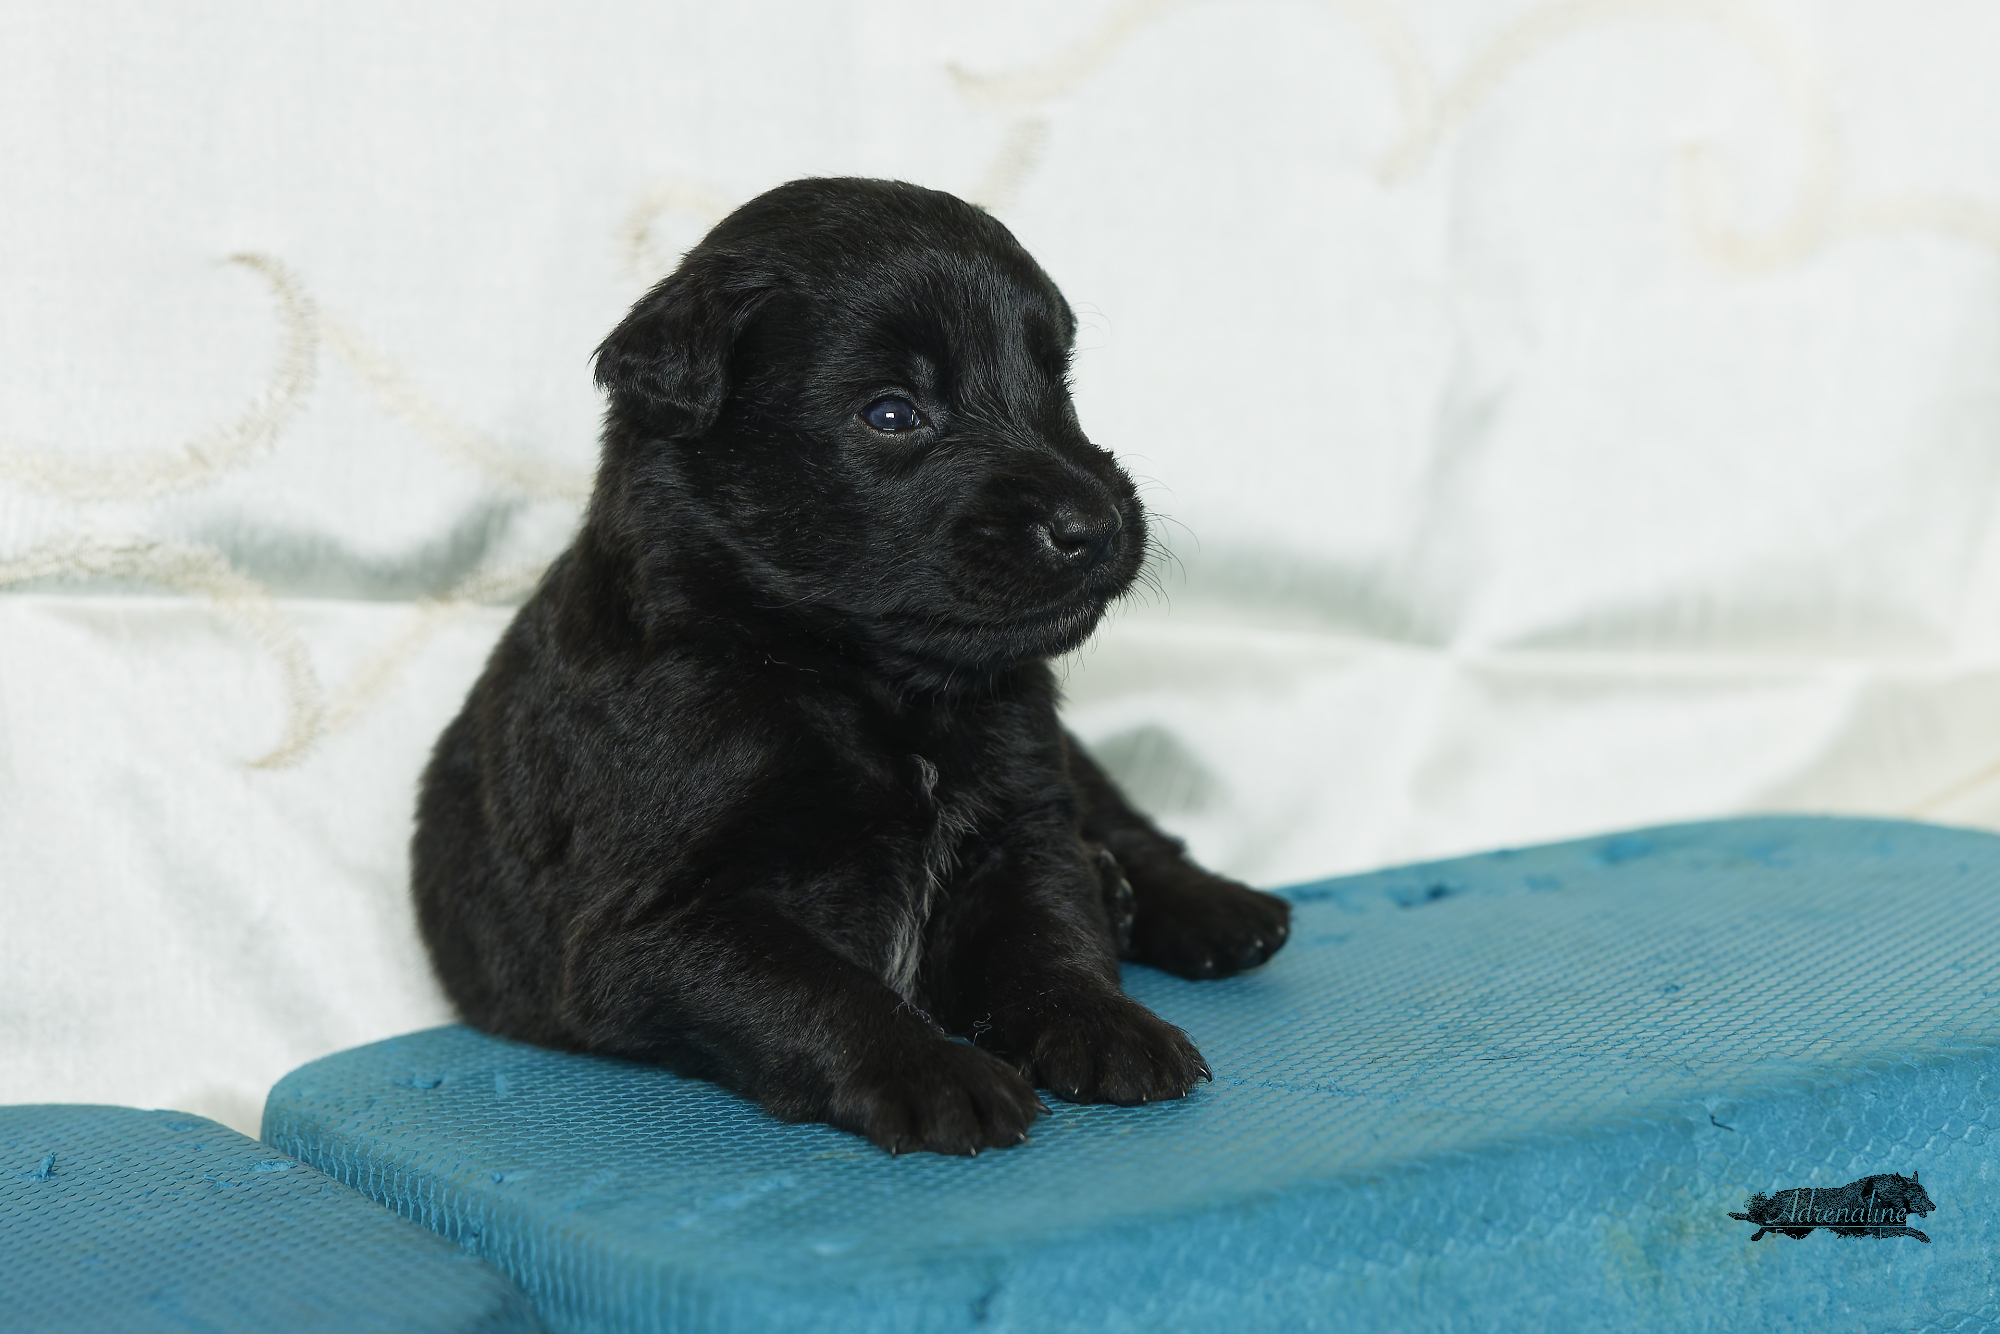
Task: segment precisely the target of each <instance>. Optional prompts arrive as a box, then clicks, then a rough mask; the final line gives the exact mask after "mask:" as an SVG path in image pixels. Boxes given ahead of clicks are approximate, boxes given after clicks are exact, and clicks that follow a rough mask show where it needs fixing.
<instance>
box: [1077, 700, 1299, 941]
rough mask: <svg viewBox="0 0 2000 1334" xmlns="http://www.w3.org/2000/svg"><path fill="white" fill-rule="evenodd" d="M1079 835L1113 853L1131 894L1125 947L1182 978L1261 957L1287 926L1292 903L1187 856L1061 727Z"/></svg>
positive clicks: (1286, 933)
mask: <svg viewBox="0 0 2000 1334" xmlns="http://www.w3.org/2000/svg"><path fill="white" fill-rule="evenodd" d="M1063 740H1064V743H1065V750H1066V752H1067V758H1068V762H1069V774H1070V780H1071V782H1073V783H1074V784H1075V786H1076V792H1077V798H1078V802H1079V805H1080V807H1081V810H1082V829H1083V836H1084V838H1085V839H1087V840H1089V841H1090V842H1091V843H1094V844H1096V845H1099V846H1101V847H1103V848H1104V849H1105V850H1106V851H1108V852H1109V853H1111V855H1112V856H1113V857H1115V858H1116V859H1117V862H1118V865H1119V867H1120V868H1121V869H1122V871H1123V872H1124V876H1125V878H1126V879H1127V880H1129V881H1130V882H1131V886H1132V896H1133V916H1132V936H1131V946H1130V952H1129V953H1127V954H1124V955H1122V956H1121V957H1125V958H1130V959H1136V960H1138V961H1139V962H1140V963H1147V964H1151V965H1152V966H1153V967H1155V968H1160V969H1164V970H1165V971H1167V972H1169V973H1173V974H1176V975H1177V976H1180V977H1187V978H1210V977H1228V976H1230V975H1231V974H1233V973H1240V972H1242V971H1244V970H1245V969H1248V968H1255V967H1257V966H1258V965H1259V964H1262V963H1264V962H1265V961H1266V960H1268V959H1269V958H1270V957H1271V956H1272V955H1273V954H1276V953H1277V952H1278V950H1279V949H1280V948H1282V947H1283V945H1284V943H1285V940H1286V938H1287V937H1288V936H1289V935H1290V934H1291V914H1292V909H1291V905H1290V904H1288V903H1286V902H1285V901H1284V900H1283V899H1281V898H1278V897H1277V896H1276V895H1274V894H1264V893H1260V892H1258V891H1257V890H1254V889H1251V888H1250V887H1249V886H1247V885H1241V884H1238V883H1237V882H1236V881H1234V880H1230V879H1227V878H1225V877H1223V876H1219V875H1215V874H1213V873H1212V872H1210V871H1207V870H1204V869H1203V868H1202V867H1200V866H1197V865H1196V864H1195V863H1194V862H1193V861H1191V860H1190V859H1189V858H1188V855H1187V849H1186V847H1185V846H1184V845H1183V844H1182V843H1181V841H1180V840H1179V839H1177V838H1173V837H1171V836H1170V835H1168V834H1166V833H1164V832H1162V831H1161V829H1160V828H1159V827H1158V826H1157V825H1155V824H1154V823H1153V822H1152V821H1151V820H1149V819H1147V818H1146V817H1145V816H1144V815H1143V814H1141V813H1140V812H1139V811H1137V810H1135V809H1134V808H1133V807H1132V804H1131V803H1130V802H1129V801H1127V800H1126V799H1125V794H1124V793H1122V792H1120V791H1119V790H1118V785H1117V784H1116V783H1114V782H1112V781H1111V776H1110V775H1109V774H1107V773H1105V772H1104V770H1103V769H1102V768H1100V767H1099V766H1098V764H1097V762H1096V761H1095V760H1093V759H1091V758H1090V755H1089V754H1088V752H1086V751H1085V750H1084V749H1083V747H1082V745H1081V744H1079V743H1078V741H1077V740H1076V738H1075V737H1073V736H1070V735H1069V734H1068V733H1067V732H1065V733H1064V734H1063Z"/></svg>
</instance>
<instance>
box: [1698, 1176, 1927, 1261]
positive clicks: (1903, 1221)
mask: <svg viewBox="0 0 2000 1334" xmlns="http://www.w3.org/2000/svg"><path fill="white" fill-rule="evenodd" d="M1743 1208H1744V1210H1745V1212H1743V1213H1740V1214H1736V1213H1732V1214H1731V1215H1729V1216H1730V1217H1731V1218H1740V1219H1742V1220H1743V1221H1744V1222H1746V1223H1755V1224H1756V1225H1757V1231H1756V1233H1755V1235H1753V1236H1752V1237H1751V1238H1750V1240H1752V1241H1762V1240H1764V1234H1765V1233H1766V1232H1782V1233H1784V1234H1785V1235H1786V1236H1788V1237H1790V1238H1791V1239H1792V1240H1793V1241H1797V1240H1799V1239H1800V1238H1801V1237H1804V1236H1806V1235H1807V1234H1808V1233H1810V1232H1811V1231H1812V1230H1813V1229H1814V1228H1821V1227H1823V1228H1826V1229H1827V1230H1828V1231H1830V1232H1832V1233H1834V1234H1835V1235H1837V1236H1842V1237H1915V1238H1916V1239H1917V1240H1918V1241H1921V1242H1923V1243H1925V1244H1926V1245H1928V1244H1929V1243H1930V1238H1929V1237H1926V1236H1925V1235H1924V1234H1923V1233H1921V1232H1919V1231H1917V1230H1916V1229H1915V1228H1913V1227H1911V1226H1910V1225H1909V1223H1910V1215H1911V1214H1916V1215H1918V1216H1920V1217H1921V1216H1922V1215H1925V1214H1928V1213H1930V1211H1931V1210H1933V1209H1935V1208H1937V1205H1935V1204H1933V1203H1932V1202H1931V1197H1930V1194H1929V1192H1927V1191H1926V1190H1925V1189H1924V1188H1923V1184H1922V1183H1921V1182H1919V1181H1918V1180H1917V1174H1916V1173H1915V1172H1912V1173H1910V1174H1909V1175H1908V1176H1898V1175H1896V1174H1895V1173H1893V1172H1884V1173H1882V1174H1881V1175H1879V1176H1872V1177H1862V1178H1861V1179H1860V1180H1859V1181H1851V1182H1849V1183H1848V1184H1847V1185H1845V1186H1838V1187H1835V1188H1833V1189H1831V1190H1827V1189H1822V1188H1820V1187H1817V1186H1800V1187H1798V1188H1796V1189H1794V1190H1781V1191H1779V1192H1778V1193H1777V1194H1775V1195H1766V1194H1764V1192H1762V1191H1758V1192H1757V1193H1756V1194H1755V1195H1752V1196H1751V1197H1750V1199H1749V1202H1748V1203H1746V1204H1745V1205H1744V1206H1743Z"/></svg>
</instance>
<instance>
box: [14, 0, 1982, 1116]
mask: <svg viewBox="0 0 2000 1334" xmlns="http://www.w3.org/2000/svg"><path fill="white" fill-rule="evenodd" d="M1995 68H2000V25H1995V24H1993V23H1992V22H1991V15H1990V11H1989V7H1988V6H1986V5H1985V4H1983V3H1981V0H1936V2H1935V3H1931V4H1927V5H1924V6H1922V7H1920V8H1913V7H1910V6H1907V5H1895V4H1890V3H1888V0H1874V2H1872V3H1861V4H1852V5H1843V6H1826V5H1821V4H1815V3H1811V2H1810V0H1544V2H1540V3H1538V2H1537V0H1476V2H1473V3H1467V2H1466V0H1407V2H1405V3H1396V2H1394V0H1325V2H1324V3H1317V4H1314V3H1305V0H1264V2H1259V3H1241V4H1225V3H1221V2H1220V0H1209V2H1207V3H1202V2H1198V0H1184V2H1182V3H1172V2H1170V0H1131V2H1129V3H1116V2H1115V0H1092V2H1091V3H1083V4H1078V3H1073V2H1072V3H1066V4H1062V5H1057V4H1054V3H1038V4H1024V5H1009V6H998V7H995V6H988V7H966V6H945V5H935V6H933V5H925V4H918V3H914V2H912V0H901V2H898V0H842V2H840V3H822V4H806V3H796V4H778V3H764V4H731V5H705V4H696V3H690V2H688V0H655V2H653V3H647V4H636V3H627V2H623V0H605V2H604V3H598V4H584V5H575V6H567V7H560V8H550V7H546V6H534V5H528V4H522V3H489V4H481V5H470V4H440V5H429V6H408V5H392V4H387V3H374V4H368V3H362V4H353V5H344V6H326V7H319V8H315V9H308V10H300V9H293V8H279V9H273V8H271V7H269V6H258V5H254V4H250V3H247V2H246V0H212V2H210V3H192V2H191V0H174V2H173V3H164V4H148V5H140V4H122V5H121V4H82V5H79V4H74V3H70V4H62V5H56V4H53V3H47V2H46V0H23V2H20V3H15V4H12V5H9V6H6V7H5V8H4V9H0V161H4V162H5V163H6V164H7V184H6V186H5V187H4V188H5V192H6V207H4V208H0V294H4V304H0V311H4V314H0V367H4V370H0V938H4V939H5V941H6V942H7V962H6V965H5V966H4V967H3V968H0V1015H4V1017H5V1018H4V1024H0V1101H30V1100H95V1101H111V1102H125V1103H136V1104H141V1105H173V1106H178V1107H183V1108H186V1109H189V1110H193V1111H198V1112H204V1113H207V1114H210V1115H215V1116H218V1117H220V1118H221V1119H222V1120H224V1121H226V1122H228V1123H230V1124H232V1125H236V1126H239V1127H243V1128H254V1125H255V1119H256V1112H257V1108H258V1106H259V1105H260V1104H261V1100H262V1096H263V1091H264V1089H265V1088H267V1087H268V1086H269V1084H270V1083H271V1082H272V1081H273V1080H274V1079H275V1078H276V1077H277V1076H278V1075H280V1074H282V1073H283V1072H284V1071H286V1070H287V1069H289V1068H291V1067H293V1066H295V1065H297V1064H298V1063H300V1062H302V1061H305V1060H308V1059H311V1058H312V1057H315V1056H317V1055H320V1054H323V1053H325V1052H327V1051H331V1050H334V1049H336V1048H338V1047H341V1046H346V1045H351V1044H353V1043H356V1042H361V1041H365V1040H367V1039H370V1038H373V1037H377V1036H382V1035H385V1034H389V1033H393V1032H398V1031H403V1030H406V1029H410V1028H414V1027H418V1026H420V1025H423V1024H426V1023H430V1022H434V1021H438V1020H441V1019H443V1018H444V1017H445V1016H446V1013H447V1011H446V1008H445V1006H444V1005H443V1002H442V1000H441V999H440V997H439V996H438V994H437V992H436V989H435V987H434V985H433V983H432V982H431V981H430V979H429V977H428V975H427V973H426V971H425V965H424V962H423V957H422V952H421V949H420V948H419V947H418V945H417V943H416V941H415V938H414V935H413V933H412V929H411V924H410V916H409V911H408V908H407V906H406V904H405V901H404V884H403V880H404V876H405V863H404V844H405V842H406V840H407V838H408V834H409V818H410V817H409V810H410V802H411V793H412V790H413V785H414V782H415V777H416V774H417V771H418V769H419V768H420V766H421V764H422V761H423V757H424V755H425V752H426V749H427V747H428V745H429V743H430V740H431V738H432V737H434V736H435V734H436V732H437V730H438V729H439V728H440V727H441V726H442V725H443V724H444V722H445V721H446V720H447V719H448V718H449V717H450V716H451V714H452V713H453V711H454V710H455V709H456V707H457V705H458V702H459V700H460V699H461V698H462V696H463V693H464V691H465V688H466V687H467V685H468V684H469V682H470V680H471V678H472V677H473V675H474V674H475V673H476V672H477V670H478V667H479V664H480V662H481V661H482V659H483V656H484V653H485V651H486V649H487V648H488V646H489V645H490V644H491V642H492V640H493V638H494V636H495V635H496V634H497V633H498V631H499V628H500V627H501V626H502V625H503V624H504V623H505V620H506V617H507V615H508V603H509V602H510V601H511V600H513V599H518V598H519V597H520V596H521V595H522V593H523V591H524V589H525V588H526V587H528V586H529V585H530V584H531V583H532V580H533V578H534V576H535V574H536V572H537V571H538V570H539V568H540V567H541V565H542V564H544V563H545V562H546V561H547V560H548V559H549V558H550V557H551V556H552V555H553V554H554V553H555V552H557V551H558V550H560V549H561V547H562V545H563V544H564V542H565V541H566V540H567V537H568V534H569V532H570V531H571V529H572V528H573V525H574V523H575V521H576V518H577V515H578V513H579V508H580V502H581V497H582V495H583V494H584V493H585V491H586V489H587V486H588V482H589V474H590V468H591V464H592V458H593V445H594V435H595V429H596V423H597V418H598V415H599V412H600V411H601V405H600V402H599V400H598V398H597V396H596V394H595V393H594V391H593V390H592V388H591V385H590V379H589V366H588V356H589V352H590V349H591V348H592V347H593V346H594V345H595V344H596V342H597V340H598V339H599V338H600V337H602V335H603V334H604V332H605V331H606V330H608V329H609V328H610V326H611V325H612V324H613V323H614V322H615V320H616V319H617V317H618V316H619V314H620V313H621V311H622V310H623V309H624V307H625V306H626V305H627V304H629V302H630V301H631V300H632V299H633V298H634V297H635V296H636V295H637V294H638V293H639V292H640V291H642V290H643V289H644V287H645V286H646V285H647V284H648V283H649V282H651V281H652V280H654V279H655V278H657V277H658V276H659V275H660V274H661V273H663V272H664V271H665V270H666V269H667V268H669V267H670V266H671V264H672V263H673V260H674V257H675V256H676V255H677V254H678V252H679V251H680V250H682V249H684V248H685V247H686V246H687V245H689V244H691V243H692V241H693V240H694V239H695V238H696V237H698V236H699V235H700V233H701V232H702V230H703V229H704V228H705V227H706V226H707V225H708V224H709V222H711V221H712V220H713V219H714V218H715V217H717V216H719V215H720V214H721V212H723V211H725V210H726V209H728V208H729V207H731V206H733V205H734V204H735V203H737V202H740V201H741V200H743V199H745V198H748V197H749V196H751V195H753V194H755V193H757V192H758V191H760V190H762V189H764V188H767V187H768V186H770V185H773V184H776V183H778V182H780V181H783V180H786V179H790V178H792V177H796V176H800V175H807V174H866V175H885V176H898V177H903V178H907V179H912V180H917V181H920V182H923V183H925V184H929V185H933V186H937V187H940V188H944V189H949V190H953V191H956V192H959V193H962V194H965V195H967V196H969V197H972V198H975V199H978V200H980V201H981V202H984V203H986V204H987V205H988V206H989V207H991V208H992V209H993V210H994V211H995V213H996V214H997V215H998V216H1000V217H1001V218H1002V219H1003V220H1004V221H1006V222H1007V223H1008V225H1009V226H1011V227H1013V228H1014V229H1015V231H1016V232H1017V234H1018V235H1019V236H1020V237H1021V239H1022V240H1023V241H1024V242H1025V243H1026V244H1027V245H1028V247H1029V248H1030V249H1031V250H1032V251H1033V252H1034V253H1035V254H1036V255H1037V256H1038V257H1039V258H1040V259H1041V260H1042V261H1043V263H1044V265H1045V266H1046V267H1047V268H1048V270H1049V272H1050V273H1051V274H1052V275H1053V276H1054V278H1055V279H1056V280H1057V282H1058V283H1060V284H1061V285H1062V287H1063V289H1064V290H1065V292H1066V293H1067V294H1068V295H1069V297H1070V299H1071V300H1072V302H1073V303H1074V304H1075V305H1076V306H1077V308H1078V310H1079V312H1080V314H1081V316H1082V319H1083V324H1084V331H1083V336H1082V339H1081V349H1082V350H1081V351H1080V352H1079V354H1078V358H1077V364H1076V381H1077V396H1078V403H1079V410H1080V413H1081V416H1082V419H1083V421H1084V423H1085V425H1086V427H1087V428H1088V429H1089V430H1090V431H1091V433H1092V434H1093V436H1095V437H1096V438H1097V439H1098V440H1100V441H1101V442H1103V443H1104V444H1106V445H1108V446H1110V447H1112V448H1113V449H1115V450H1117V451H1118V452H1119V453H1120V454H1121V456H1122V457H1123V458H1125V460H1126V461H1127V463H1128V465H1129V466H1130V468H1131V469H1132V470H1133V471H1134V473H1135V474H1137V475H1139V476H1141V477H1143V478H1144V479H1145V493H1146V496H1147V499H1148V503H1149V504H1150V505H1151V506H1152V508H1153V509H1154V511H1155V513H1156V514H1157V515H1158V516H1159V520H1160V521H1159V524H1158V528H1159V530H1160V532H1161V534H1162V535H1163V536H1164V537H1165V539H1166V541H1167V543H1168V545H1169V546H1170V547H1171V554H1170V556H1169V557H1168V558H1166V559H1164V560H1163V561H1162V563H1161V565H1160V567H1159V570H1158V574H1159V588H1158V589H1157V590H1155V591H1148V592H1147V593H1146V594H1144V595H1143V596H1140V597H1137V598H1135V599H1134V600H1133V602H1132V603H1131V604H1130V605H1128V606H1127V607H1125V608H1123V609H1121V611H1120V612H1119V613H1118V614H1117V615H1116V616H1115V617H1114V618H1113V620H1112V621H1111V622H1110V623H1109V624H1108V625H1107V627H1106V629H1105V630H1104V631H1103V632H1102V633H1101V634H1100V636H1099V637H1098V639H1097V640H1096V641H1095V643H1093V645H1091V646H1090V647H1089V648H1087V649H1085V650H1084V651H1083V652H1081V653H1079V654H1078V655H1076V657H1075V658H1074V659H1073V660H1071V661H1070V662H1069V663H1067V664H1066V665H1065V671H1066V675H1067V681H1068V690H1069V697H1070V700H1071V705H1070V713H1069V716H1070V719H1071V721H1072V723H1073V724H1074V726H1075V727H1076V728H1077V729H1078V730H1079V731H1080V732H1081V733H1082V734H1083V735H1084V736H1085V738H1086V739H1087V740H1089V741H1090V742H1091V743H1093V744H1094V745H1095V746H1096V747H1097V748H1098V749H1099V750H1100V751H1101V752H1102V754H1103V755H1104V757H1105V758H1106V760H1107V762H1108V763H1109V764H1110V765H1111V766H1112V767H1113V768H1114V770H1115V771H1116V772H1117V773H1119V774H1120V775H1121V776H1122V777H1123V778H1124V779H1125V780H1126V782H1127V784H1128V785H1129V786H1130V787H1131V789H1132V790H1133V791H1134V793H1135V794H1136V795H1137V796H1138V797H1139V798H1140V799H1141V800H1142V801H1143V802H1145V803H1148V804H1150V805H1151V806H1152V807H1153V808H1154V809H1156V810H1157V811H1159V813H1160V814H1161V816H1162V818H1163V820H1165V822H1166V823H1168V824H1169V825H1171V826H1172V827H1174V828H1176V829H1177V830H1179V831H1181V832H1182V833H1184V834H1185V835H1186V836H1187V837H1188V838H1189V839H1190V841H1191V842H1192V844H1193V846H1194V848H1195V850H1196V851H1197V852H1198V853H1199V854H1200V855H1202V856H1203V857H1205V858H1207V859H1208V860H1210V861H1211V862H1212V863H1214V864H1216V865H1218V866H1220V867H1222V868H1224V869H1227V870H1230V871H1232V872H1234V873H1236V874H1239V875H1242V876H1244V877H1246V878H1249V879H1252V880H1255V881H1258V882H1261V883H1279V882H1284V881H1292V880H1298V879H1302V878H1307V877H1312V876H1317V875H1322V874H1328V873H1332V872H1336V871H1343V870H1351V869H1357V868H1360V867H1364V866H1368V865H1373V864H1381V863H1385V862H1390V861H1395V860H1402V859H1409V858H1417V857H1426V856H1434V855H1442V854H1448V853H1454V852H1459V851H1464V850H1469V849H1473V848H1477V847H1482V846H1489V845H1494V844H1508V843H1516V844H1518V843H1524V842H1529V841H1534V840H1540V839H1550V838H1557V837H1563V836H1567V835H1573V834H1580V833H1585V832H1589V831H1592V830H1598V829H1605V828H1612V827H1617V826H1623V825H1632V824H1640V823H1646V822H1652V821H1661V820H1670V819H1678V818H1684V817H1694V816H1706V815H1715V814H1723V813H1728V812H1732V811H1744V810H1753V809H1766V810H1768V809H1804V810H1842V811H1867V812H1879V813H1886V814H1900V815H1915V816H1921V817H1926V818H1934V819H1946V820H1956V821H1962V822H1970V823H1980V824H1987V825H1992V826H1996V827H2000V525H1996V524H1995V523H1994V522H1993V519H1994V515H1995V507H1996V503H2000V265H1996V261H2000V80H1995V79H1994V78H1993V77H1992V71H1993V70H1994V69H1995Z"/></svg>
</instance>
